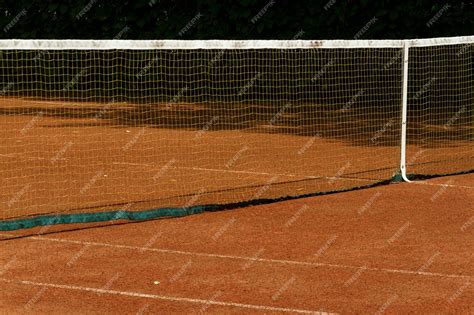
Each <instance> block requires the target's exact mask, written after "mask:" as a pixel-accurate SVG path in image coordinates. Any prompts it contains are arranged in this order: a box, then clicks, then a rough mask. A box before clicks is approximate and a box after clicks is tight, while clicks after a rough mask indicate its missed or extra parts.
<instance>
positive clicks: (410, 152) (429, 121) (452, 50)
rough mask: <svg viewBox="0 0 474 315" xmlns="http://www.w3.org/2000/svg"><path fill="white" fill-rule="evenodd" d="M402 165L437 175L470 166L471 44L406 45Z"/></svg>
mask: <svg viewBox="0 0 474 315" xmlns="http://www.w3.org/2000/svg"><path fill="white" fill-rule="evenodd" d="M409 60H410V62H409V65H410V66H409V80H408V84H409V92H408V100H409V101H408V104H409V106H408V136H407V142H408V146H407V169H408V172H409V173H412V174H417V175H428V176H432V175H442V174H451V173H458V172H463V171H466V170H472V169H473V168H474V145H473V140H474V106H473V104H474V49H473V45H472V44H460V45H450V46H437V47H414V48H411V49H410V58H409Z"/></svg>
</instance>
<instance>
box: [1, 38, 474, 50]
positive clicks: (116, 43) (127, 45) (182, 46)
mask: <svg viewBox="0 0 474 315" xmlns="http://www.w3.org/2000/svg"><path fill="white" fill-rule="evenodd" d="M459 44H461V45H462V44H468V45H469V44H471V45H472V44H474V36H460V37H441V38H426V39H405V40H113V39H112V40H83V39H64V40H62V39H59V40H57V39H3V40H0V50H84V49H88V50H113V49H124V50H174V49H177V50H186V49H235V50H239V49H315V48H344V49H351V48H401V47H405V46H409V47H427V46H445V45H459Z"/></svg>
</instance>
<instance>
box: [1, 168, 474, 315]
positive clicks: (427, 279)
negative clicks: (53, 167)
mask: <svg viewBox="0 0 474 315" xmlns="http://www.w3.org/2000/svg"><path fill="white" fill-rule="evenodd" d="M448 179H451V181H450V183H451V185H452V186H448V187H446V186H440V185H427V184H423V185H421V184H406V183H404V184H397V185H390V186H384V187H379V188H374V189H367V190H362V191H355V192H350V193H341V194H335V195H329V196H321V197H316V198H307V199H299V200H296V201H292V202H281V203H276V204H272V205H265V206H255V207H248V208H243V209H238V210H232V211H223V212H216V213H206V214H203V215H196V216H191V217H185V218H177V219H167V220H155V221H149V222H142V223H136V224H125V225H111V226H108V227H102V228H90V229H85V230H77V231H70V232H64V233H59V232H58V233H52V234H45V235H42V236H30V237H26V238H21V239H14V240H13V239H12V240H7V241H3V242H2V256H1V258H0V265H1V266H3V269H2V270H3V272H2V274H1V276H0V278H1V280H0V287H1V288H2V296H1V298H0V309H2V310H3V311H5V312H8V313H25V312H26V311H33V312H38V313H64V312H66V311H68V310H69V309H71V310H73V311H74V312H76V313H86V312H87V313H97V314H102V313H110V314H112V313H117V312H121V313H133V314H135V313H137V312H138V313H142V314H147V313H150V314H152V313H183V312H200V311H203V310H205V311H208V312H211V313H258V312H262V313H277V309H275V308H284V310H280V311H282V313H283V311H286V312H290V313H292V312H296V311H301V312H302V311H304V310H309V311H327V312H335V313H343V314H344V313H374V312H379V313H384V314H391V313H449V314H471V313H472V312H473V311H474V304H473V302H472V301H473V300H474V289H473V286H472V284H471V282H472V276H473V270H474V265H473V262H472V258H471V257H472V248H474V237H473V233H474V222H472V221H473V219H472V209H473V207H474V194H473V189H474V184H473V183H474V177H473V175H464V176H455V177H446V178H444V180H448ZM439 180H440V179H436V180H430V181H427V182H426V183H433V184H434V183H437V182H439ZM444 180H443V181H444ZM458 183H459V184H461V183H462V184H463V185H462V186H465V187H461V188H460V187H455V185H457V184H458ZM72 227H73V226H70V227H69V228H72ZM74 227H76V228H77V227H80V226H78V225H76V226H74ZM31 232H32V231H23V233H31ZM48 232H51V230H50V231H48ZM3 237H7V236H5V235H3ZM21 281H27V282H21ZM155 281H159V284H155V283H154V282H155ZM58 286H59V287H58ZM44 288H47V289H44ZM86 290H99V291H100V290H105V291H100V292H102V293H100V292H99V293H100V294H98V293H97V292H93V291H86ZM138 293H140V294H148V295H146V296H133V295H137V294H138ZM171 297H175V298H177V299H178V300H175V301H170V300H169V299H170V298H171ZM188 299H197V300H188ZM208 300H212V301H218V302H209V303H224V302H225V303H228V304H225V305H222V304H221V305H214V304H206V301H208ZM232 303H233V304H232ZM237 303H239V304H237Z"/></svg>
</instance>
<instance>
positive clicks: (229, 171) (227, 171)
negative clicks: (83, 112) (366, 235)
mask: <svg viewBox="0 0 474 315" xmlns="http://www.w3.org/2000/svg"><path fill="white" fill-rule="evenodd" d="M112 164H118V165H134V166H147V167H150V166H156V165H152V164H148V163H127V162H113V163H112ZM169 168H172V169H188V170H194V171H207V172H219V173H234V174H250V175H268V176H282V177H302V178H310V179H326V180H330V179H331V180H338V179H341V180H353V181H367V182H373V180H370V179H360V178H345V177H326V176H313V175H295V174H277V173H267V172H253V171H237V170H224V169H217V168H204V167H191V166H170V167H169Z"/></svg>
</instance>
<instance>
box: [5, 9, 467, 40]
mask: <svg viewBox="0 0 474 315" xmlns="http://www.w3.org/2000/svg"><path fill="white" fill-rule="evenodd" d="M433 2H434V1H432V0H416V1H389V0H378V1H375V0H374V1H368V0H358V1H356V0H313V1H292V0H263V1H251V0H240V1H231V0H206V1H192V0H181V1H179V0H135V1H131V0H130V1H114V0H77V1H72V0H67V1H57V0H30V1H15V0H6V1H2V3H1V4H0V34H1V35H0V38H57V39H61V38H83V39H113V38H117V39H118V38H121V39H354V38H359V39H392V38H423V37H442V36H460V35H472V34H474V2H473V1H456V2H455V3H448V2H446V3H445V2H439V3H438V4H433Z"/></svg>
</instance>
